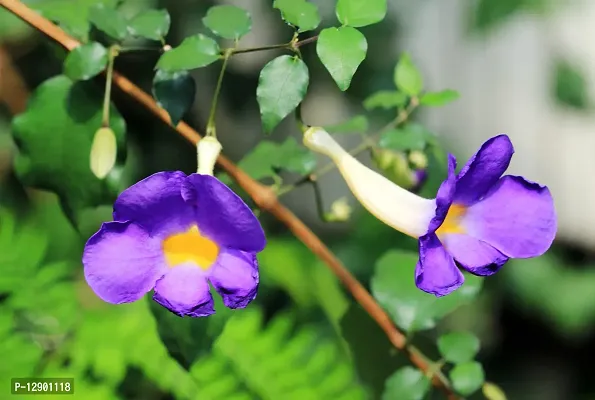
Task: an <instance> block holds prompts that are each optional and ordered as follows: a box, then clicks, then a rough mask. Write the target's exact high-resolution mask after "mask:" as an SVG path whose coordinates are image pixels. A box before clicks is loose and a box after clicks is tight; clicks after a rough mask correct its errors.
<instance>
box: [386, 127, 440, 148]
mask: <svg viewBox="0 0 595 400" xmlns="http://www.w3.org/2000/svg"><path fill="white" fill-rule="evenodd" d="M431 137H432V134H431V133H430V132H429V131H428V130H427V129H426V128H424V127H423V126H422V125H420V124H415V123H411V124H407V125H405V126H404V127H402V128H396V129H391V130H389V131H386V132H384V133H382V135H381V136H380V140H379V142H378V145H379V146H380V147H382V148H385V149H391V150H402V151H404V150H423V149H424V148H425V147H426V144H427V143H428V141H429V140H430V139H431Z"/></svg>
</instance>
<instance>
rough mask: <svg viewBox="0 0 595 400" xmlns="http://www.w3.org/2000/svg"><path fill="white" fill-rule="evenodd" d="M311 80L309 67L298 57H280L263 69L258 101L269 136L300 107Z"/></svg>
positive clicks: (257, 93) (257, 90) (257, 96)
mask: <svg viewBox="0 0 595 400" xmlns="http://www.w3.org/2000/svg"><path fill="white" fill-rule="evenodd" d="M309 80H310V75H309V72H308V67H307V66H306V64H305V63H304V62H303V61H302V60H301V59H299V58H297V57H291V56H288V55H283V56H279V57H277V58H275V59H274V60H272V61H270V62H269V63H267V65H265V66H264V68H263V69H262V71H261V72H260V78H259V79H258V88H257V89H256V99H257V100H258V105H259V107H260V116H261V119H262V126H263V128H264V131H265V132H266V133H271V132H272V131H273V129H275V127H276V126H277V125H278V124H279V122H281V121H282V120H283V119H284V118H285V117H287V116H288V115H289V113H290V112H292V111H293V110H294V109H295V108H296V107H297V106H298V105H299V104H300V103H301V101H302V99H303V98H304V96H305V95H306V91H307V90H308V83H309Z"/></svg>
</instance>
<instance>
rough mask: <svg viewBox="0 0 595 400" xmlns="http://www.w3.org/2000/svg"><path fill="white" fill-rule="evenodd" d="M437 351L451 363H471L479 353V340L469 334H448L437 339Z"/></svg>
mask: <svg viewBox="0 0 595 400" xmlns="http://www.w3.org/2000/svg"><path fill="white" fill-rule="evenodd" d="M438 350H439V351H440V354H442V357H443V358H444V359H445V360H446V361H449V362H451V363H455V364H459V363H463V362H467V361H471V360H473V358H474V357H475V355H476V354H477V352H478V351H479V339H478V338H477V336H475V335H474V334H472V333H470V332H450V333H447V334H444V335H442V336H440V337H439V338H438Z"/></svg>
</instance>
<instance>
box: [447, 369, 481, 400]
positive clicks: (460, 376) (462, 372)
mask: <svg viewBox="0 0 595 400" xmlns="http://www.w3.org/2000/svg"><path fill="white" fill-rule="evenodd" d="M449 376H450V381H451V382H452V386H453V388H454V389H455V390H456V391H457V392H458V393H459V394H461V395H463V396H469V395H471V394H473V393H474V392H476V391H477V390H478V389H479V388H480V387H481V386H482V385H483V382H484V380H485V375H484V372H483V367H482V366H481V364H480V363H478V362H476V361H469V362H466V363H462V364H457V365H455V366H454V368H453V369H452V371H450V375H449Z"/></svg>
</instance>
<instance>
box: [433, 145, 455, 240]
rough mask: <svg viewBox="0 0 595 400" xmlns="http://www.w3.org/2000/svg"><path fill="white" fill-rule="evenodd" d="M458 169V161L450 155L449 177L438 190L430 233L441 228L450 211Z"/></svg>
mask: <svg viewBox="0 0 595 400" xmlns="http://www.w3.org/2000/svg"><path fill="white" fill-rule="evenodd" d="M456 167H457V159H456V158H455V156H453V155H452V154H449V155H448V176H447V177H446V179H445V180H444V182H442V184H441V185H440V188H439V189H438V193H437V194H436V215H435V216H434V218H432V220H431V221H430V226H429V227H428V233H433V232H434V231H435V230H436V229H438V228H439V227H440V225H441V224H442V222H444V219H445V218H446V214H447V213H448V209H449V207H450V205H451V204H452V199H453V196H454V193H455V188H456V186H455V183H456V176H455V169H456Z"/></svg>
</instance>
